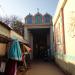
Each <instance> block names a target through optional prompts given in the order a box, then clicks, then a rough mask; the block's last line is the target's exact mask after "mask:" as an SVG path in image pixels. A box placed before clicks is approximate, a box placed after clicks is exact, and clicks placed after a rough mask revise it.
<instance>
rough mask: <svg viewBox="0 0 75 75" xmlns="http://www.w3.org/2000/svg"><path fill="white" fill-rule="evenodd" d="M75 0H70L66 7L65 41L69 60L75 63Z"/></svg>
mask: <svg viewBox="0 0 75 75" xmlns="http://www.w3.org/2000/svg"><path fill="white" fill-rule="evenodd" d="M74 7H75V0H68V1H67V3H66V5H65V7H64V24H65V40H66V41H65V42H66V53H67V61H68V62H70V63H73V64H75V8H74Z"/></svg>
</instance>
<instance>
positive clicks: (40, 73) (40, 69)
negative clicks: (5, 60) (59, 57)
mask: <svg viewBox="0 0 75 75" xmlns="http://www.w3.org/2000/svg"><path fill="white" fill-rule="evenodd" d="M22 75H64V74H63V73H62V72H61V71H60V69H58V68H57V67H56V66H55V65H53V64H48V63H43V62H41V63H33V64H32V66H31V69H29V70H28V71H27V72H24V73H23V74H22Z"/></svg>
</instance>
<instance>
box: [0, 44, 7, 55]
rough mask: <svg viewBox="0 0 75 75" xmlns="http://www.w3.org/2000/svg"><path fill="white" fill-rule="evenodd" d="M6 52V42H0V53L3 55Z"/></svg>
mask: <svg viewBox="0 0 75 75" xmlns="http://www.w3.org/2000/svg"><path fill="white" fill-rule="evenodd" d="M5 53H6V44H4V43H0V55H2V56H3V55H5Z"/></svg>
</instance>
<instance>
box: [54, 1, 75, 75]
mask: <svg viewBox="0 0 75 75" xmlns="http://www.w3.org/2000/svg"><path fill="white" fill-rule="evenodd" d="M60 1H61V0H60ZM60 1H59V3H58V6H57V10H56V13H55V16H54V18H53V24H54V25H56V26H55V31H56V32H55V34H56V37H55V38H56V50H57V51H56V53H57V54H56V59H55V60H56V62H57V63H58V64H59V65H60V67H62V69H64V70H65V71H67V72H70V73H71V74H72V75H75V8H74V7H75V0H62V1H63V2H62V1H61V2H60ZM65 1H66V3H65ZM64 3H65V5H64ZM59 6H60V7H59ZM62 6H63V13H64V31H65V47H66V48H65V49H66V54H63V55H62V57H63V58H62V57H61V50H64V49H63V48H62V47H63V44H60V42H59V43H58V39H59V37H60V35H59V28H60V27H59V23H61V24H62V21H60V20H62V19H61V16H62V15H61V8H62ZM60 33H61V34H62V32H60ZM61 36H62V35H61ZM59 41H61V40H59ZM62 41H63V40H62Z"/></svg>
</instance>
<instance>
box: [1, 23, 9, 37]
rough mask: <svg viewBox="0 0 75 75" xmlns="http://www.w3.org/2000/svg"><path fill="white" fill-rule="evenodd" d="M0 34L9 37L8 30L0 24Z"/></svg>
mask: <svg viewBox="0 0 75 75" xmlns="http://www.w3.org/2000/svg"><path fill="white" fill-rule="evenodd" d="M0 34H1V35H4V36H7V37H9V36H10V30H8V29H7V28H5V27H4V26H2V25H1V24H0Z"/></svg>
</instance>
